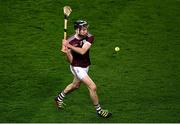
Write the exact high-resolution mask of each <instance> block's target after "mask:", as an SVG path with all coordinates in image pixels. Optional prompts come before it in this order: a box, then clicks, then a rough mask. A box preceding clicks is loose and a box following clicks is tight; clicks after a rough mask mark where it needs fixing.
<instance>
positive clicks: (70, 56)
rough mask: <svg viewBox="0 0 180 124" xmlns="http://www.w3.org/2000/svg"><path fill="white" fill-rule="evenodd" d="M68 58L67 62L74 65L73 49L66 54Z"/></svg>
mask: <svg viewBox="0 0 180 124" xmlns="http://www.w3.org/2000/svg"><path fill="white" fill-rule="evenodd" d="M66 57H67V60H68V61H69V62H70V63H72V61H73V56H72V54H71V49H68V50H67V52H66Z"/></svg>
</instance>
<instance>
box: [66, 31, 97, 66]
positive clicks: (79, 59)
mask: <svg viewBox="0 0 180 124" xmlns="http://www.w3.org/2000/svg"><path fill="white" fill-rule="evenodd" d="M68 41H69V44H71V45H73V46H75V47H79V48H82V46H83V44H84V43H86V42H88V43H90V44H92V43H93V41H94V36H93V35H91V34H89V33H88V35H87V36H86V37H85V38H83V39H77V38H76V37H75V35H73V36H71V37H70V38H68ZM71 52H72V56H73V61H72V63H71V65H72V66H76V67H84V68H85V67H87V66H89V65H91V61H90V57H89V50H88V51H87V52H86V53H85V54H84V55H81V54H79V53H77V52H74V51H73V50H72V51H71Z"/></svg>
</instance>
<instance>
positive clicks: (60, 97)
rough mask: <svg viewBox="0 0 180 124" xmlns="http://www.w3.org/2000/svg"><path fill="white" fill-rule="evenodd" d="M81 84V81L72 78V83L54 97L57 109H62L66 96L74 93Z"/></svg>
mask: <svg viewBox="0 0 180 124" xmlns="http://www.w3.org/2000/svg"><path fill="white" fill-rule="evenodd" d="M80 84H81V81H80V80H79V79H77V78H76V77H74V79H73V82H72V83H70V84H69V85H68V86H66V88H65V89H64V90H63V91H62V92H61V93H60V94H59V95H58V96H57V97H55V102H56V105H57V107H58V108H59V109H61V108H64V105H65V104H64V103H63V99H64V97H65V96H66V94H68V93H70V92H72V91H74V90H75V89H78V88H79V86H80Z"/></svg>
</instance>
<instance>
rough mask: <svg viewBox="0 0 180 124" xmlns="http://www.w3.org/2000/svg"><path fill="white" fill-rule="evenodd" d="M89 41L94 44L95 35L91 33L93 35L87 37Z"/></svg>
mask: <svg viewBox="0 0 180 124" xmlns="http://www.w3.org/2000/svg"><path fill="white" fill-rule="evenodd" d="M87 42H89V43H90V44H92V43H93V42H94V36H92V35H91V36H89V37H87Z"/></svg>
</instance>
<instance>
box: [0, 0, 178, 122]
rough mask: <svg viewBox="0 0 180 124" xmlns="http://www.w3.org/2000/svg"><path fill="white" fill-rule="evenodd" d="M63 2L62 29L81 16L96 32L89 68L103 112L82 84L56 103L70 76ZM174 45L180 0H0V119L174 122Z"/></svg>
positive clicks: (71, 28)
mask: <svg viewBox="0 0 180 124" xmlns="http://www.w3.org/2000/svg"><path fill="white" fill-rule="evenodd" d="M65 5H69V6H71V7H72V10H73V12H72V14H71V15H70V18H69V22H68V34H72V33H73V22H74V21H75V20H77V19H85V20H87V21H88V22H89V24H90V32H91V33H92V34H94V36H95V42H94V44H93V46H92V48H91V61H92V66H91V68H90V71H89V75H90V76H91V77H92V79H93V80H94V81H95V83H96V84H97V92H98V95H99V98H100V103H101V105H102V107H104V108H107V109H109V110H111V111H112V112H113V116H112V117H111V118H109V119H103V118H99V117H97V115H96V113H95V110H94V108H93V105H92V102H91V100H90V98H89V94H88V90H87V88H86V86H85V85H81V87H80V89H78V90H77V91H75V92H73V93H72V94H69V95H68V96H67V97H66V99H65V103H66V104H67V108H66V110H63V111H61V112H59V111H57V109H56V108H55V106H54V101H53V99H54V97H55V96H56V95H57V93H58V92H59V91H60V90H62V89H63V88H64V87H65V86H66V85H67V84H68V83H70V82H71V80H72V75H71V72H70V71H69V64H68V63H67V62H66V60H65V57H64V56H63V54H62V53H61V52H60V51H59V49H60V43H61V39H62V38H63V11H62V8H63V6H65ZM116 46H118V47H120V48H121V50H120V51H119V52H117V53H116V52H114V48H115V47H116ZM179 49H180V0H0V122H78V123H81V122H82V123H83V122H95V123H102V122H104V123H105V122H107V123H110V122H111V123H113V122H180V79H179V78H180V50H179Z"/></svg>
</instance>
